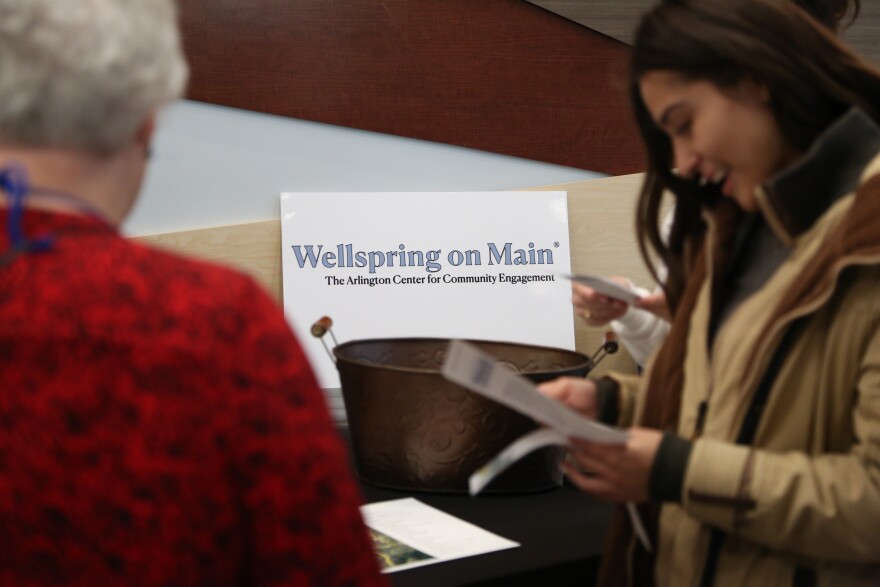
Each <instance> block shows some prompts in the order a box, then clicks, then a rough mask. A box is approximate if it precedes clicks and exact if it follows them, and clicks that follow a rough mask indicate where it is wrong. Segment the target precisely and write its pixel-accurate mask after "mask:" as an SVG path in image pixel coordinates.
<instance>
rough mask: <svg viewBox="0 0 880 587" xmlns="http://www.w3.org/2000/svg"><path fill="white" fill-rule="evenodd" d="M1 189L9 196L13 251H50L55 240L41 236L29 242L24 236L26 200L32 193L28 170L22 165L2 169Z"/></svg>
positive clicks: (8, 221) (9, 226) (9, 227)
mask: <svg viewBox="0 0 880 587" xmlns="http://www.w3.org/2000/svg"><path fill="white" fill-rule="evenodd" d="M0 188H2V189H3V191H5V192H6V194H7V195H8V196H9V201H10V204H9V216H8V218H7V219H6V230H7V231H8V232H9V241H10V243H11V245H12V250H13V251H19V252H36V251H48V250H49V249H51V248H52V245H53V243H54V239H53V238H52V237H51V236H48V235H47V236H41V237H38V238H36V239H34V240H28V238H27V236H25V234H24V222H23V218H24V198H25V196H27V195H28V192H30V183H29V181H28V174H27V170H26V169H25V168H24V167H22V166H21V165H16V164H12V165H8V166H7V167H4V168H3V169H0Z"/></svg>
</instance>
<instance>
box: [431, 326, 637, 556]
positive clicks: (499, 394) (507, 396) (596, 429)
mask: <svg viewBox="0 0 880 587" xmlns="http://www.w3.org/2000/svg"><path fill="white" fill-rule="evenodd" d="M442 373H443V376H444V377H446V378H447V379H449V380H450V381H452V382H454V383H457V384H459V385H461V386H463V387H466V388H468V389H471V390H473V391H475V392H477V393H479V394H481V395H484V396H486V397H488V398H490V399H492V400H495V401H497V402H498V403H500V404H503V405H505V406H507V407H509V408H513V409H514V410H517V411H518V412H521V413H523V414H525V415H527V416H530V417H532V418H534V419H535V420H536V421H538V422H540V423H542V424H545V425H546V426H549V429H545V430H537V431H534V432H531V433H529V434H526V435H525V436H522V437H520V438H519V439H517V440H515V441H514V442H513V443H511V444H510V445H508V446H507V448H505V449H504V450H503V451H501V452H500V453H499V454H498V455H496V456H495V457H494V458H493V459H492V460H491V461H489V462H488V463H487V464H485V465H483V466H482V467H481V468H480V469H478V470H477V471H476V472H474V473H473V474H472V475H471V476H470V478H469V479H468V488H469V491H470V494H471V495H476V494H477V493H479V492H480V491H481V490H482V489H483V488H484V487H485V486H486V485H487V484H488V483H489V482H490V481H491V480H492V479H494V478H495V477H496V476H497V475H499V474H500V473H501V472H503V471H504V470H505V469H507V468H508V467H509V466H510V465H512V464H513V463H515V462H516V461H517V460H519V459H520V458H522V457H523V456H525V455H526V454H528V453H530V452H532V451H533V450H537V449H538V448H541V447H544V446H548V445H551V444H558V445H561V446H568V439H569V438H571V437H573V436H574V437H578V438H583V439H585V440H590V441H593V442H602V443H608V444H622V443H624V442H626V440H627V438H628V435H627V433H626V432H624V431H623V430H620V429H617V428H612V427H610V426H605V425H604V424H600V423H598V422H594V421H592V420H587V419H586V418H584V417H583V416H581V415H580V414H578V413H577V412H575V411H574V410H571V409H569V408H567V407H566V406H564V405H562V404H561V403H559V402H557V401H554V400H552V399H550V398H548V397H546V396H544V395H541V393H540V392H539V391H538V390H537V389H535V386H534V384H533V383H532V382H530V381H529V380H527V379H526V378H524V377H522V376H520V375H518V374H517V373H515V372H514V371H512V370H511V369H510V368H508V367H506V366H504V365H503V364H501V363H499V362H498V361H497V360H496V359H495V358H494V357H492V356H491V355H489V354H487V353H484V352H483V351H481V350H480V349H478V348H477V347H476V346H474V345H472V344H469V343H466V342H464V341H462V340H453V341H452V342H451V343H449V348H448V350H447V351H446V359H445V361H444V362H443V369H442ZM626 505H627V512H628V513H629V517H630V520H631V521H632V524H633V527H634V529H635V531H636V534H637V536H638V538H639V540H640V541H641V542H642V544H643V545H644V547H645V548H646V549H647V550H648V551H649V552H650V551H651V541H650V539H649V538H648V534H647V532H646V531H645V527H644V525H643V524H642V520H641V518H640V517H639V514H638V511H636V508H635V506H634V505H633V504H632V503H627V504H626Z"/></svg>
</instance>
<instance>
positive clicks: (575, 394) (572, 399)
mask: <svg viewBox="0 0 880 587" xmlns="http://www.w3.org/2000/svg"><path fill="white" fill-rule="evenodd" d="M538 391H540V392H541V393H543V394H544V395H546V396H547V397H549V398H551V399H555V400H556V401H558V402H560V403H562V404H564V405H566V406H568V407H569V408H571V409H573V410H574V411H576V412H578V413H579V414H581V415H582V416H584V417H585V418H590V419H591V420H595V419H596V415H597V412H598V402H597V400H596V384H595V382H593V381H591V380H589V379H583V378H579V377H560V378H559V379H554V380H553V381H547V382H546V383H541V384H540V385H538Z"/></svg>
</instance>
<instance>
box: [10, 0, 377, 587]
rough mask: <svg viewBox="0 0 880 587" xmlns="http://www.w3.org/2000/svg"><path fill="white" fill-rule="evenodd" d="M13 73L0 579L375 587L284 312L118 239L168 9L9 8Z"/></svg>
mask: <svg viewBox="0 0 880 587" xmlns="http://www.w3.org/2000/svg"><path fill="white" fill-rule="evenodd" d="M0 71H2V75H0V190H2V194H0V195H2V202H0V377H2V379H3V385H2V392H0V438H2V441H0V544H2V545H3V546H2V548H0V584H2V585H18V584H28V585H48V584H53V585H57V584H64V585H84V586H85V585H88V586H93V585H171V584H174V585H270V584H278V585H282V584H283V585H379V584H383V580H382V577H381V575H380V574H379V572H378V568H377V564H376V560H375V557H374V555H373V553H372V550H371V548H370V544H369V539H368V536H367V532H366V529H365V527H364V525H363V522H362V519H361V517H360V515H359V511H358V505H359V502H360V496H359V494H358V491H357V488H356V485H355V483H354V481H353V479H352V477H351V474H350V471H349V469H348V467H347V462H348V461H347V459H346V456H345V452H344V449H343V446H342V444H341V442H340V440H339V439H338V437H337V436H336V434H335V431H334V429H333V425H332V423H331V420H330V417H329V415H328V413H327V411H326V407H325V404H324V399H323V397H322V395H321V393H320V391H319V390H318V388H317V386H316V383H315V379H314V377H313V374H312V372H311V370H310V369H309V366H308V364H307V363H306V360H305V357H304V355H303V353H302V351H301V350H300V347H299V346H298V344H297V341H296V340H295V339H294V337H293V335H292V333H291V332H290V330H289V328H288V327H287V325H286V323H285V321H284V318H283V316H282V314H281V312H280V310H279V309H278V308H277V307H276V305H275V304H274V303H273V302H272V301H271V300H270V299H269V298H268V297H267V296H266V294H265V293H263V292H262V291H261V290H260V288H259V287H258V286H256V285H255V284H254V283H253V282H252V281H251V280H250V279H248V278H246V277H244V276H242V275H239V274H237V273H235V272H232V271H229V270H227V269H222V268H220V267H215V266H210V265H207V264H204V263H199V262H195V261H191V260H185V259H183V258H179V257H176V256H172V255H170V254H167V253H162V252H158V251H155V250H152V249H149V248H147V247H144V246H142V245H139V244H136V243H133V242H130V241H126V240H125V239H123V238H122V237H121V236H120V235H119V233H118V228H117V227H118V226H119V224H120V222H121V221H122V220H123V219H124V218H125V216H126V214H127V213H128V211H129V210H130V209H131V207H132V205H133V203H134V202H135V199H136V198H137V194H138V191H139V189H140V187H141V183H142V180H143V177H144V173H145V169H146V164H147V160H148V157H149V150H150V141H151V139H152V138H153V133H154V129H155V126H156V117H157V115H158V112H159V109H160V108H162V107H163V106H164V105H166V104H167V103H169V102H171V101H173V100H175V99H177V98H178V97H179V96H180V95H181V93H182V91H183V88H184V85H185V81H186V76H187V67H186V64H185V62H184V58H183V55H182V53H181V46H180V39H179V32H178V28H177V24H176V12H175V9H174V5H173V3H172V2H171V0H138V1H137V2H131V1H124V0H81V1H78V2H60V1H58V0H0Z"/></svg>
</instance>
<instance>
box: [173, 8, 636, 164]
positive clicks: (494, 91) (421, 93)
mask: <svg viewBox="0 0 880 587" xmlns="http://www.w3.org/2000/svg"><path fill="white" fill-rule="evenodd" d="M181 16H182V22H183V30H184V42H185V45H186V49H187V54H188V56H189V59H190V62H191V66H192V81H191V86H190V91H189V97H190V98H191V99H194V100H200V101H205V102H211V103H215V104H222V105H226V106H233V107H237V108H246V109H251V110H257V111H260V112H266V113H271V114H279V115H284V116H291V117H295V118H300V119H305V120H313V121H319V122H325V123H330V124H336V125H343V126H348V127H354V128H359V129H365V130H371V131H378V132H383V133H390V134H396V135H401V136H406V137H412V138H419V139H427V140H431V141H438V142H443V143H450V144H454V145H460V146H465V147H471V148H475V149H481V150H486V151H492V152H497V153H503V154H506V155H513V156H518V157H525V158H528V159H533V160H538V161H546V162H551V163H557V164H561V165H568V166H572V167H577V168H581V169H590V170H595V171H601V172H606V173H609V174H623V173H631V172H636V171H641V170H643V169H644V163H643V156H642V150H641V145H640V143H639V140H638V137H637V134H636V131H635V127H634V125H633V123H632V121H631V119H630V114H629V107H628V103H627V99H626V95H625V81H624V80H625V75H626V68H627V61H628V53H629V48H628V47H627V46H626V45H624V44H623V43H620V42H619V41H616V40H614V39H610V38H608V37H606V36H604V35H601V34H599V33H596V32H594V31H591V30H589V29H587V28H584V27H582V26H579V25H578V24H576V23H574V22H571V21H569V20H567V19H565V18H562V17H559V16H557V15H555V14H552V13H549V12H547V11H545V10H543V9H541V8H539V7H536V6H533V5H531V4H529V3H528V2H523V1H521V0H479V1H473V0H442V1H439V0H385V1H380V0H186V1H184V2H182V4H181Z"/></svg>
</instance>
